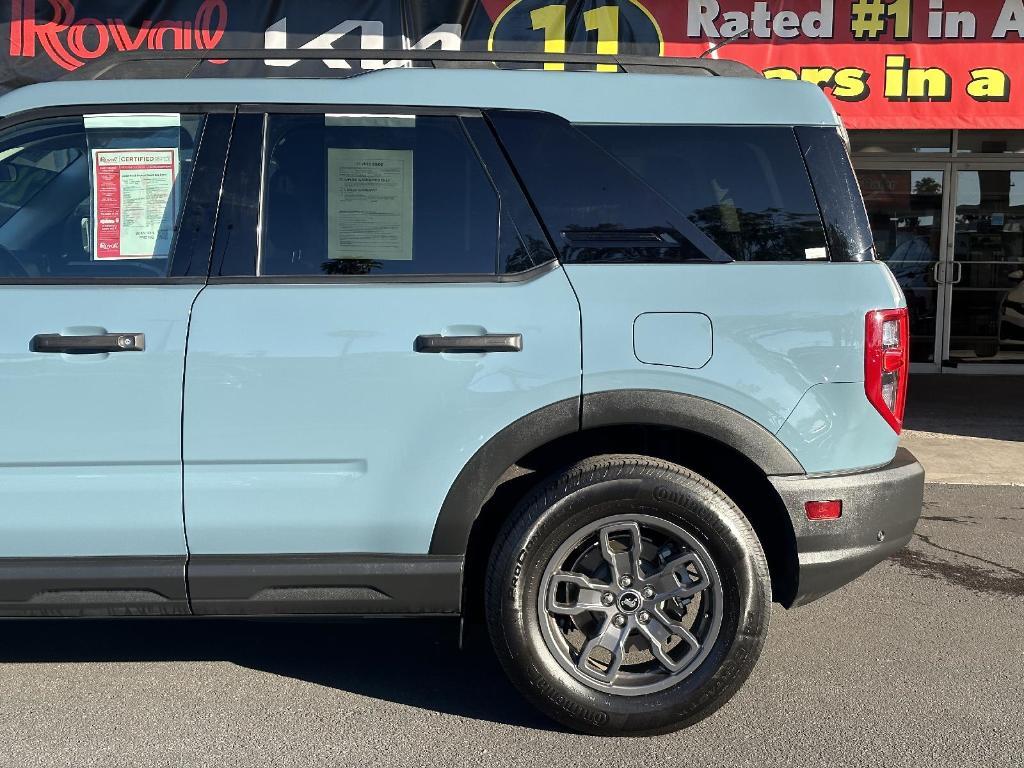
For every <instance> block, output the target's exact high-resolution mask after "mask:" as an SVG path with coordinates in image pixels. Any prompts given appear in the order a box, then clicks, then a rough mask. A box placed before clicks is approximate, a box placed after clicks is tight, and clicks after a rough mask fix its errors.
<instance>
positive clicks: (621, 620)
mask: <svg viewBox="0 0 1024 768" xmlns="http://www.w3.org/2000/svg"><path fill="white" fill-rule="evenodd" d="M612 624H614V625H615V626H616V627H619V628H620V629H621V628H622V627H624V626H626V617H625V616H623V615H622V614H621V613H617V614H615V618H614V619H612Z"/></svg>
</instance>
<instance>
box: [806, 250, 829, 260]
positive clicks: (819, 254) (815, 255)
mask: <svg viewBox="0 0 1024 768" xmlns="http://www.w3.org/2000/svg"><path fill="white" fill-rule="evenodd" d="M804 257H805V258H807V259H809V260H813V261H821V260H823V259H827V258H828V250H827V249H825V248H804Z"/></svg>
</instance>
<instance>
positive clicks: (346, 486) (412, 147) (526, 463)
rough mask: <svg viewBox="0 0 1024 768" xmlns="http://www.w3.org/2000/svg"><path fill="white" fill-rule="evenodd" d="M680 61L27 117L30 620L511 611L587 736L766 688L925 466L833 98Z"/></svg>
mask: <svg viewBox="0 0 1024 768" xmlns="http://www.w3.org/2000/svg"><path fill="white" fill-rule="evenodd" d="M320 55H322V53H321V54H320ZM450 58H457V57H450ZM596 58H600V57H596ZM675 66H676V68H677V70H678V72H680V73H681V74H673V75H671V76H670V75H666V74H648V73H637V72H631V73H628V74H598V73H595V72H583V71H568V72H537V71H525V70H521V71H497V70H493V69H491V70H486V69H481V68H477V69H473V68H465V67H460V68H454V67H447V68H445V67H436V66H435V67H416V68H404V69H401V68H396V69H388V70H382V71H378V72H372V73H370V74H369V75H368V76H360V77H351V78H348V79H332V80H316V79H298V78H292V79H288V78H276V79H268V80H257V79H247V78H240V79H233V80H232V79H217V78H205V77H198V78H194V79H152V80H146V79H120V80H105V79H96V80H91V81H85V82H55V83H46V84H39V85H32V86H28V87H25V88H22V89H19V90H16V91H14V92H12V93H10V94H8V95H6V96H4V97H2V98H0V115H2V118H3V119H2V124H0V276H2V280H0V282H2V286H0V314H2V320H3V322H2V326H0V328H2V330H0V382H2V384H0V387H2V389H0V394H2V397H0V403H2V405H0V408H2V412H3V420H2V423H3V439H2V440H0V501H2V504H0V531H2V534H3V535H2V536H0V614H2V615H5V616H38V617H72V616H110V615H115V616H157V615H160V616H170V615H192V616H213V615H220V616H265V617H271V616H296V615H307V616H308V615H314V616H315V615H320V616H328V615H338V614H355V615H367V614H434V615H438V614H441V615H444V614H452V615H456V614H464V615H465V614H469V615H473V614H474V612H476V613H477V614H478V615H481V616H483V617H484V618H485V619H486V624H487V626H488V628H489V632H490V635H491V638H492V640H493V644H494V648H495V650H496V652H497V655H498V657H499V659H500V661H501V663H502V664H503V666H504V668H505V669H506V671H507V673H508V675H509V676H510V677H511V679H512V680H513V681H514V683H515V684H516V685H517V686H518V688H519V689H520V690H521V691H522V692H523V694H524V695H525V696H526V697H527V698H529V699H530V701H532V702H533V703H534V704H536V705H537V706H538V707H540V708H541V709H542V710H543V711H544V712H546V713H547V714H548V715H550V716H551V717H553V718H555V719H556V720H558V721H560V722H561V723H563V724H565V725H568V726H570V727H573V728H577V729H580V730H582V731H586V732H589V733H595V734H653V733H661V732H667V731H671V730H673V729H676V728H679V727H683V726H686V725H688V724H692V723H694V722H696V721H698V720H699V719H701V718H703V717H706V716H707V715H708V714H709V713H711V712H713V711H714V710H715V709H717V708H718V707H719V706H721V705H722V704H723V703H724V702H726V701H727V700H728V699H729V698H730V696H732V694H733V693H734V692H735V691H736V690H737V689H738V688H739V686H740V685H741V684H742V683H743V682H744V680H745V679H746V678H747V676H748V675H749V673H750V671H751V669H752V668H753V666H754V664H755V662H756V660H757V658H758V655H759V653H760V651H761V648H762V644H763V643H764V640H765V634H766V632H767V630H768V620H769V613H770V607H771V603H772V602H773V601H776V602H779V603H781V604H782V605H784V606H786V607H791V606H796V605H799V604H801V603H806V602H808V601H810V600H813V599H815V598H818V597H820V596H822V595H824V594H826V593H828V592H830V591H832V590H835V589H836V588H838V587H839V586H841V585H843V584H844V583H846V582H848V581H850V580H851V579H853V578H855V577H857V576H858V575H860V574H862V573H864V572H865V571H866V570H868V569H869V568H871V567H872V566H873V565H875V564H876V563H878V562H880V561H881V560H883V559H884V558H885V557H887V556H888V555H890V554H891V553H893V552H895V551H896V550H898V549H900V548H901V547H903V546H904V545H905V544H906V543H907V542H908V541H909V539H910V536H911V533H912V531H913V529H914V526H915V524H916V521H917V519H918V515H919V513H920V506H921V500H922V493H923V472H922V469H921V467H920V466H919V465H918V464H917V462H915V460H914V459H913V457H912V456H911V455H910V454H909V453H907V452H906V451H904V450H898V448H897V442H898V435H899V432H900V428H901V420H902V417H903V410H904V403H905V399H906V391H907V377H908V362H907V350H908V338H907V333H908V329H907V314H906V309H905V306H906V305H905V301H904V297H903V295H902V294H901V292H900V289H899V287H898V286H897V283H896V281H895V280H894V279H893V277H892V275H891V273H890V272H889V270H888V269H887V267H886V266H885V265H884V264H882V263H880V262H878V261H876V260H875V259H874V256H873V247H872V241H871V233H870V230H869V228H868V222H867V218H866V216H865V212H864V206H863V203H862V201H861V198H860V194H859V191H858V187H857V184H856V181H855V178H854V175H853V171H852V169H851V166H850V161H849V158H848V154H847V149H846V145H845V143H844V131H843V129H842V125H841V123H840V121H839V119H838V118H837V116H836V114H835V112H834V111H833V109H832V108H831V107H830V105H829V102H828V101H827V100H826V98H825V97H824V96H823V95H822V93H821V92H820V91H819V90H818V89H817V88H816V87H814V86H812V85H808V84H804V83H799V82H778V81H767V80H764V79H761V78H759V77H757V76H755V75H754V73H753V72H746V71H743V68H742V67H740V66H739V65H733V64H731V63H729V62H713V61H701V62H697V63H693V62H690V63H687V62H686V61H681V62H676V65H675ZM626 68H627V69H628V67H626ZM745 75H746V76H745Z"/></svg>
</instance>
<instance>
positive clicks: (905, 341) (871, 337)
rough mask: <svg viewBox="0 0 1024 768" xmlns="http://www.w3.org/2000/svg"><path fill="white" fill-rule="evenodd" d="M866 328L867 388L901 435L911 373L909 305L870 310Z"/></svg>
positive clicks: (890, 423) (868, 393) (875, 404)
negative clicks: (900, 307)
mask: <svg viewBox="0 0 1024 768" xmlns="http://www.w3.org/2000/svg"><path fill="white" fill-rule="evenodd" d="M864 330H865V332H864V391H865V392H866V393H867V396H868V400H869V401H870V402H871V404H872V405H873V406H875V409H876V410H877V411H878V412H879V413H880V414H881V415H882V418H884V419H885V421H886V422H887V423H888V424H889V426H890V427H892V428H893V430H894V431H895V432H896V434H897V435H898V434H899V433H900V432H901V431H902V429H903V412H904V410H905V409H906V405H907V381H908V379H909V377H910V323H909V321H908V317H907V309H906V307H904V308H902V309H876V310H874V311H872V312H868V314H867V318H866V321H865V329H864Z"/></svg>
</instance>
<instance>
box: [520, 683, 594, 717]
mask: <svg viewBox="0 0 1024 768" xmlns="http://www.w3.org/2000/svg"><path fill="white" fill-rule="evenodd" d="M534 684H535V685H536V686H537V689H538V690H539V691H540V692H541V693H543V694H544V695H545V696H546V697H547V698H548V699H549V700H550V701H552V702H553V703H555V704H557V705H558V706H559V707H561V708H562V709H564V710H565V711H566V712H568V713H569V714H570V715H572V716H573V717H578V718H580V719H582V720H586V721H587V722H588V723H593V724H594V725H604V724H605V723H607V722H608V713H607V712H600V711H598V710H596V709H590V708H589V707H585V706H583V705H582V704H580V703H578V702H575V701H573V700H572V699H570V698H569V697H568V696H566V695H565V694H564V693H561V692H560V691H559V690H558V689H557V688H555V686H553V685H552V684H551V683H549V682H548V681H547V680H545V679H544V678H543V677H538V678H537V679H536V681H535V683H534Z"/></svg>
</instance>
